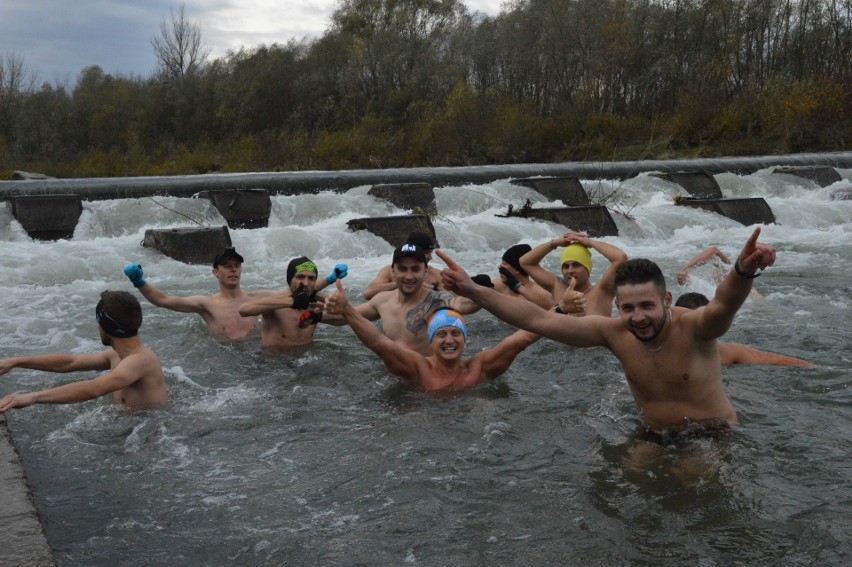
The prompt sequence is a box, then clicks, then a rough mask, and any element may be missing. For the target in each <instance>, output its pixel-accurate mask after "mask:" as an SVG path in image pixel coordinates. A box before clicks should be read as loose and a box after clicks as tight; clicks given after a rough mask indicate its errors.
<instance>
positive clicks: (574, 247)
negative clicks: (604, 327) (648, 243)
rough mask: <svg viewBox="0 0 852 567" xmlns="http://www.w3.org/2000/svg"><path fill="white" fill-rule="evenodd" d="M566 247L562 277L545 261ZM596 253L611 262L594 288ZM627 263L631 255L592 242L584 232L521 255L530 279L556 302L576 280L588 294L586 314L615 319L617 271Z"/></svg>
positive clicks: (553, 241) (577, 285)
mask: <svg viewBox="0 0 852 567" xmlns="http://www.w3.org/2000/svg"><path fill="white" fill-rule="evenodd" d="M559 247H564V250H563V251H562V258H561V261H560V263H559V265H560V266H561V269H562V277H561V278H560V277H558V276H555V275H553V274H551V273H550V272H548V271H547V270H545V269H544V268H542V267H541V265H540V264H541V261H542V260H543V259H544V257H545V256H547V254H548V253H550V252H551V251H553V250H556V249H557V248H559ZM590 248H591V249H592V250H596V251H597V252H598V253H599V254H600V255H601V256H603V257H604V258H606V259H607V260H609V262H610V264H609V267H608V268H607V269H606V271H605V272H604V274H603V276H601V279H600V281H598V283H597V284H595V285H594V286H593V285H592V284H591V282H590V281H589V278H590V276H591V273H592V253H591V252H590V251H589V249H590ZM626 261H627V254H625V253H624V252H623V251H621V250H620V249H619V248H617V247H615V246H613V245H611V244H606V243H604V242H599V241H597V240H592V239H591V238H589V237H588V236H586V235H585V234H583V233H580V232H567V233H565V234H564V235H563V236H562V238H556V239H554V240H551V241H549V242H545V243H544V244H540V245H538V246H536V247H535V248H533V249H532V250H530V251H529V252H527V253H526V254H524V255H523V256H521V266H522V267H523V268H524V269H525V270H526V271H527V272H528V273H529V275H530V277H531V278H532V279H533V280H534V281H535V282H536V283H538V284H539V285H540V286H541V287H543V288H544V289H546V290H548V291H549V292H550V293H551V294H552V299H553V301H558V300H559V298H561V297H562V295H563V294H564V292H565V288H567V287H568V284H569V283H570V281H571V278H575V279H576V280H577V283H576V284H575V286H574V288H575V289H576V290H577V291H581V292H583V293H585V294H586V309H585V314H586V315H601V316H603V317H611V316H612V300H613V298H614V297H615V272H616V270H617V269H618V267H619V266H621V265H622V264H624V263H625V262H626Z"/></svg>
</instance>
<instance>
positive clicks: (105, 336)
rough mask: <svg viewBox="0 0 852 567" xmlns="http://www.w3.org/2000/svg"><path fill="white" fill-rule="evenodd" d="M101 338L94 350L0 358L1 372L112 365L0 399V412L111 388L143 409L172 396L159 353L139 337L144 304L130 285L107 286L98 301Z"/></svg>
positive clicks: (118, 397) (124, 400) (118, 401)
mask: <svg viewBox="0 0 852 567" xmlns="http://www.w3.org/2000/svg"><path fill="white" fill-rule="evenodd" d="M95 319H96V320H97V322H98V332H99V333H100V336H101V342H102V343H103V344H104V345H106V346H108V347H109V348H108V349H106V350H104V351H101V352H98V353H93V354H46V355H37V356H20V357H14V358H6V359H3V360H0V374H6V373H7V372H9V371H10V370H12V369H13V368H30V369H33V370H44V371H46V372H80V371H84V370H109V372H107V373H106V374H103V375H102V376H99V377H97V378H93V379H91V380H83V381H80V382H73V383H71V384H65V385H64V386H59V387H57V388H52V389H50V390H41V391H38V392H31V393H28V394H12V395H9V396H6V397H4V398H3V399H2V400H0V413H3V412H5V411H6V410H9V409H12V408H25V407H28V406H31V405H33V404H74V403H77V402H85V401H87V400H92V399H94V398H99V397H101V396H105V395H107V394H112V398H113V401H114V402H115V403H116V404H121V405H123V406H125V407H127V408H129V409H144V408H148V407H152V406H157V405H160V404H163V403H165V402H167V401H168V392H167V390H166V383H165V381H164V380H163V371H162V368H161V367H160V359H159V358H157V355H156V354H154V353H153V352H152V351H151V350H150V349H148V348H147V347H146V346H145V345H144V344H142V341H141V340H140V339H139V336H138V331H139V327H140V326H141V325H142V307H141V306H140V305H139V301H138V300H137V299H136V298H135V297H133V295H132V294H130V293H128V292H126V291H105V292H103V293H101V300H100V301H99V302H98V304H97V306H96V307H95Z"/></svg>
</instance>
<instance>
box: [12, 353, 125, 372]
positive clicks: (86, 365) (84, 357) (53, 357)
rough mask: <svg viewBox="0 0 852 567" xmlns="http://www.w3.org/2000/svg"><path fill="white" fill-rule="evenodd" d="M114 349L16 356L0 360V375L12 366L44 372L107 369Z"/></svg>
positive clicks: (114, 355)
mask: <svg viewBox="0 0 852 567" xmlns="http://www.w3.org/2000/svg"><path fill="white" fill-rule="evenodd" d="M117 356H118V355H117V354H115V351H114V350H112V349H107V350H104V351H102V352H97V353H92V354H43V355H37V356H18V357H13V358H4V359H2V360H0V375H2V374H6V373H7V372H9V371H10V370H12V369H13V368H29V369H32V370H43V371H45V372H63V373H64V372H80V371H82V370H109V368H110V366H111V364H110V362H111V359H112V357H117Z"/></svg>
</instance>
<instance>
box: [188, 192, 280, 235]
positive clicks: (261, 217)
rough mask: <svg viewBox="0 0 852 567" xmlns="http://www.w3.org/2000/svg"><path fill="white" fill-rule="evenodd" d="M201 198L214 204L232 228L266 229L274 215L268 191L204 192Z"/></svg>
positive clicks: (200, 194)
mask: <svg viewBox="0 0 852 567" xmlns="http://www.w3.org/2000/svg"><path fill="white" fill-rule="evenodd" d="M199 196H201V197H205V198H207V199H209V200H210V202H211V203H213V206H214V207H216V210H218V211H219V213H220V214H221V215H222V217H223V218H224V219H225V221H226V222H227V223H228V226H229V227H231V228H265V227H267V226H268V225H269V215H270V214H271V213H272V200H271V199H270V198H269V191H267V190H266V189H237V190H233V191H228V190H225V191H202V192H201V193H199Z"/></svg>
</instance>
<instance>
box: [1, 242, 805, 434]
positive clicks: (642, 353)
mask: <svg viewBox="0 0 852 567" xmlns="http://www.w3.org/2000/svg"><path fill="white" fill-rule="evenodd" d="M759 235H760V228H756V229H755V230H754V232H753V233H752V235H751V237H750V238H749V239H748V240H747V242H746V243H745V245H744V247H743V248H742V250H741V252H740V253H739V256H738V257H737V259H736V261H735V262H734V264H733V269H732V270H730V271H729V272H728V273H727V274H726V275H725V276H724V277H723V278H722V279H721V280H720V281H719V283H718V287H717V289H716V293H715V296H714V297H713V299H711V300H707V299H706V298H703V296H701V297H702V298H703V302H704V304H703V305H698V304H695V303H692V304H689V305H686V306H684V307H681V306H679V305H677V304H674V305H673V300H672V294H671V292H669V291H668V290H667V289H666V283H665V278H664V276H663V273H662V271H661V270H660V268H659V266H657V264H655V263H654V262H652V261H650V260H647V259H641V258H640V259H629V260H628V258H627V255H626V254H625V253H624V252H623V251H622V250H620V249H618V248H617V247H615V246H613V245H611V244H607V243H604V242H600V241H597V240H593V239H591V238H589V237H588V236H587V235H585V234H582V233H577V232H569V233H566V234H565V235H564V236H562V237H561V238H557V239H554V240H551V241H549V242H546V243H543V244H540V245H538V246H536V247H535V248H533V247H531V246H529V245H526V244H519V245H516V246H513V247H511V248H509V249H508V250H507V251H506V253H505V254H504V255H503V257H502V258H501V262H500V264H499V266H498V272H499V274H500V276H499V277H498V278H493V279H492V278H490V277H489V276H487V275H485V274H479V275H476V276H473V277H471V276H469V275H468V274H467V272H465V270H463V269H462V268H461V267H460V266H459V265H458V264H457V263H456V262H455V261H454V260H453V259H452V258H450V257H449V256H447V255H446V254H444V253H443V252H441V251H440V250H435V245H434V242H433V241H432V239H431V238H430V237H429V236H428V235H425V234H423V233H419V232H418V233H412V234H411V235H410V236H409V239H408V242H406V243H405V244H403V245H402V246H400V247H398V248H396V249H395V250H394V252H393V256H392V259H391V263H390V265H389V266H387V267H386V268H383V269H382V270H381V271H380V272H379V274H378V275H377V276H376V278H375V279H374V280H373V281H372V282H371V283H370V284H369V285H368V286H367V288H366V289H365V290H364V293H363V296H364V298H365V300H366V301H365V302H364V303H361V304H357V305H355V304H353V303H351V302H350V300H349V298H348V296H347V294H346V291H345V290H344V288H343V285H342V281H341V280H342V279H343V278H345V277H346V276H347V274H348V266H346V265H345V264H338V265H337V266H335V268H334V270H333V271H332V272H331V273H330V274H329V275H328V276H326V277H324V278H320V277H319V270H318V268H317V266H316V264H315V263H314V262H312V261H311V260H310V259H309V258H307V257H304V256H301V257H298V258H294V259H293V260H292V261H291V262H290V263H289V264H288V267H287V274H286V281H287V288H286V289H284V290H283V291H272V290H263V291H244V290H243V289H242V288H241V286H240V279H241V275H242V264H243V261H244V260H243V257H242V256H241V255H240V254H239V253H237V251H236V250H235V249H234V248H228V249H226V250H224V251H222V252H221V253H220V254H218V255H217V256H216V258H215V259H214V260H213V270H212V273H213V276H214V277H215V278H216V280H217V281H218V284H219V290H218V291H217V292H216V293H214V294H212V295H209V296H201V295H198V296H189V297H178V296H173V295H169V294H167V293H165V292H163V291H161V290H159V289H157V288H155V287H154V286H153V285H151V284H150V283H148V282H147V281H146V280H145V274H144V272H143V270H142V267H141V266H140V265H138V264H130V265H128V266H127V267H125V269H124V272H125V275H126V276H127V277H128V279H129V280H130V282H131V283H132V284H133V286H134V287H136V289H138V290H139V292H140V293H141V294H142V295H143V297H145V298H146V299H147V300H148V301H149V302H150V303H152V304H154V305H157V306H160V307H164V308H166V309H170V310H173V311H178V312H184V313H197V314H198V315H200V316H201V317H202V318H203V320H204V321H205V323H206V324H207V327H208V329H209V330H210V332H211V333H212V334H214V335H217V336H219V337H223V338H226V339H231V340H239V339H244V338H246V337H248V336H249V335H251V334H252V333H253V332H255V330H256V329H257V328H258V319H259V326H260V334H261V341H262V344H263V347H264V349H266V350H267V351H272V352H281V351H285V352H286V351H287V350H288V349H292V348H293V347H297V346H304V345H308V344H310V342H311V341H312V339H313V335H314V332H315V330H316V328H317V324H318V323H322V324H331V325H347V324H348V325H349V326H350V327H351V328H352V330H353V331H354V333H355V335H356V336H357V337H358V339H359V340H360V341H361V342H362V343H363V344H364V345H365V346H366V347H367V348H369V349H371V350H372V351H373V352H375V353H376V354H377V355H378V356H379V357H380V358H381V360H382V361H383V362H384V364H385V366H386V367H387V369H388V370H389V371H390V372H391V373H392V374H394V375H396V376H398V377H399V378H400V379H401V380H402V381H403V382H404V383H405V384H409V385H412V386H417V387H420V388H422V389H424V390H426V391H454V390H460V389H463V388H468V387H471V386H474V385H476V384H481V383H483V382H486V381H489V380H493V379H494V378H496V377H497V376H499V375H501V374H502V373H504V372H505V371H506V370H507V369H508V368H509V366H510V365H511V364H512V362H513V361H514V359H515V358H516V357H517V356H518V355H519V354H520V353H521V352H522V351H523V350H524V349H525V348H527V347H528V346H530V345H532V344H533V343H534V342H535V341H537V340H538V339H539V338H540V337H542V336H544V337H547V338H550V339H553V340H556V341H559V342H563V343H565V344H567V345H570V346H574V347H592V346H602V347H606V348H607V349H609V350H610V351H611V352H612V353H613V354H614V355H615V356H616V357H617V358H618V360H619V361H620V362H621V365H622V367H623V369H624V372H625V375H626V377H627V383H628V385H629V388H630V391H631V393H632V394H633V397H634V399H635V401H636V404H637V405H638V407H639V410H640V414H641V419H642V423H643V427H644V428H645V430H646V431H648V432H651V433H654V434H663V433H677V432H679V431H683V430H686V429H689V428H694V427H695V426H700V427H708V428H713V429H718V428H728V427H730V426H731V425H733V424H736V423H737V414H736V412H735V410H734V408H733V406H732V405H731V403H730V401H729V400H728V398H727V396H726V395H725V392H724V389H723V386H722V378H721V366H722V364H736V363H760V364H779V365H798V366H810V365H809V364H808V363H806V362H804V361H801V360H798V359H793V358H790V357H782V356H780V355H770V353H761V352H760V351H756V350H754V349H749V348H748V347H744V346H743V345H735V344H733V343H721V342H720V341H719V340H718V339H719V338H720V337H721V336H722V335H724V334H725V332H727V330H728V329H729V328H730V326H731V324H732V322H733V319H734V316H735V315H736V313H737V311H738V310H739V308H740V307H741V306H742V304H743V303H744V302H745V300H746V298H747V297H748V296H749V294H750V293H751V292H752V283H753V280H754V278H756V277H757V276H758V275H760V272H761V271H762V270H764V269H765V268H767V267H768V266H771V265H773V263H774V262H775V249H774V248H772V247H771V246H768V245H766V244H763V243H760V242H758V237H759ZM560 248H561V249H562V252H561V258H560V266H561V274H558V275H556V274H552V273H550V272H548V271H547V270H546V269H544V268H543V267H542V266H541V262H542V261H543V260H544V258H545V257H546V256H547V254H549V253H550V252H552V251H554V250H557V249H560ZM592 251H595V252H597V253H598V254H600V255H601V256H603V257H604V258H605V259H606V260H608V261H609V265H608V267H607V268H606V269H605V270H604V273H603V275H602V276H601V278H600V279H599V281H598V282H597V283H596V284H594V285H592V284H591V282H590V276H591V273H592ZM433 252H434V253H436V254H437V255H438V256H439V257H440V258H441V260H443V262H444V263H445V265H446V267H445V268H444V269H443V270H437V269H436V268H434V267H433V266H430V265H429V263H430V260H431V258H432V254H433ZM707 256H708V257H709V256H711V254H708V255H707ZM694 260H695V259H694ZM703 261H706V259H705V260H703ZM699 263H701V261H698V260H695V261H694V262H693V263H692V265H697V264H699ZM692 265H688V266H689V267H690V268H691V267H692ZM685 269H686V268H685ZM681 276H683V277H684V278H685V275H683V274H679V276H678V279H679V280H680V279H681ZM331 285H334V286H335V287H334V290H333V291H332V292H331V293H325V292H324V291H323V290H324V289H325V288H326V287H328V286H331ZM687 295H692V296H694V295H698V294H687ZM691 299H692V300H693V301H694V300H696V299H698V298H696V297H691ZM613 301H614V302H615V307H616V311H617V316H613V313H612V309H613ZM701 302H702V300H701V299H698V303H701ZM480 308H481V309H485V310H487V311H489V312H491V313H492V314H494V315H495V316H497V317H498V318H499V319H501V320H503V321H505V322H507V323H509V324H511V325H514V326H515V327H517V328H518V329H519V330H517V331H516V332H514V333H512V334H511V335H509V336H508V337H506V338H505V339H503V340H502V341H500V342H499V343H498V344H497V345H496V346H494V347H492V348H489V349H485V350H482V351H480V352H477V353H476V354H474V355H473V356H471V357H469V358H467V357H465V356H464V354H465V345H466V342H467V339H468V333H469V330H468V326H467V322H466V320H465V318H464V316H465V315H467V314H471V313H474V312H475V311H477V310H479V309H480ZM95 318H96V321H97V323H98V332H99V334H100V337H101V340H102V342H103V344H104V345H105V346H107V347H108V348H107V349H106V350H104V351H102V352H100V353H95V354H84V355H70V354H68V355H41V356H28V357H14V358H7V359H3V360H0V374H5V373H7V372H9V371H10V370H11V369H13V368H15V367H20V368H30V369H36V370H44V371H50V372H75V371H82V370H108V372H107V373H105V374H103V375H101V376H99V377H97V378H94V379H91V380H84V381H80V382H74V383H71V384H66V385H63V386H59V387H57V388H52V389H48V390H43V391H38V392H32V393H22V394H12V395H9V396H6V397H4V398H3V399H2V400H0V413H2V412H5V411H6V410H8V409H11V408H22V407H27V406H29V405H32V404H34V403H75V402H81V401H85V400H90V399H94V398H97V397H100V396H103V395H106V394H109V393H112V395H113V398H114V401H115V402H116V403H119V404H123V405H125V406H127V407H128V408H131V409H139V408H146V407H152V406H157V405H160V404H162V403H164V402H166V401H167V398H168V396H167V392H166V385H165V381H164V379H163V372H162V369H161V365H160V361H159V359H158V357H157V355H156V354H155V353H153V352H152V351H151V350H150V349H148V348H147V347H145V346H144V344H143V343H142V342H141V340H140V338H139V336H138V331H139V328H140V326H141V323H142V310H141V306H140V305H139V302H138V300H137V299H136V297H135V296H134V295H133V294H132V293H129V292H126V291H105V292H103V293H102V294H101V301H100V302H99V303H98V305H97V307H96V310H95ZM379 319H380V320H381V321H382V328H383V331H380V330H379V329H378V328H377V326H376V325H375V324H374V321H377V320H379ZM772 357H775V358H772Z"/></svg>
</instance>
